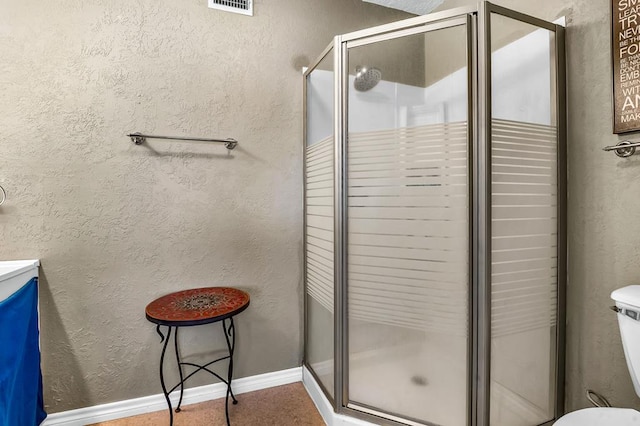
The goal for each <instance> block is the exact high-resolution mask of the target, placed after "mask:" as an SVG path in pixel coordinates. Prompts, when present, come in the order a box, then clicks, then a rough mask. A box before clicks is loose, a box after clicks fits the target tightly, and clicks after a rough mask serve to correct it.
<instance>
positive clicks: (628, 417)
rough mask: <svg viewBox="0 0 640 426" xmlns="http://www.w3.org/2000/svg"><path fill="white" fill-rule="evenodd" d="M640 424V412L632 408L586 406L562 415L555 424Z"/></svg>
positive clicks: (578, 425) (575, 425)
mask: <svg viewBox="0 0 640 426" xmlns="http://www.w3.org/2000/svg"><path fill="white" fill-rule="evenodd" d="M612 425H615V426H627V425H628V426H635V425H638V426H640V412H638V411H636V410H632V409H630V408H585V409H584V410H578V411H573V412H571V413H569V414H566V415H564V416H562V417H561V418H560V419H559V420H558V421H557V422H555V423H554V424H553V426H612Z"/></svg>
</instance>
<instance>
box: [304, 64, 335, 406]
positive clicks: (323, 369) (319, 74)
mask: <svg viewBox="0 0 640 426" xmlns="http://www.w3.org/2000/svg"><path fill="white" fill-rule="evenodd" d="M333 78H334V74H333V52H329V53H328V55H327V56H326V57H325V58H324V59H323V60H322V61H321V62H320V64H319V65H318V66H317V67H316V69H314V70H313V71H312V72H311V73H310V74H309V75H308V76H307V81H306V84H307V88H306V89H307V126H306V130H307V134H306V146H305V189H306V190H305V208H306V218H305V219H306V226H305V234H306V235H305V238H306V244H305V281H306V295H305V297H306V302H307V305H306V315H307V320H306V321H307V334H306V341H305V352H306V354H305V356H306V361H307V364H308V365H309V367H311V370H312V371H313V372H314V373H315V374H316V376H317V377H318V379H319V380H320V382H321V383H322V385H323V386H324V388H325V390H326V391H327V392H328V393H329V395H331V396H333V393H334V374H333V373H334V371H333V368H334V359H333V357H334V343H333V342H334V338H333V336H334V309H333V301H334V275H333V274H334V267H333V265H334V254H333V253H334V248H333V241H334V232H333V216H334V211H333V205H334V201H333V191H334V189H333V185H334V184H333V182H334V178H333V170H334V164H333V158H334V141H333V111H334V106H333V105H334V104H333V102H334V101H333V85H334V83H333Z"/></svg>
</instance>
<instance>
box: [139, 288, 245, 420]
mask: <svg viewBox="0 0 640 426" xmlns="http://www.w3.org/2000/svg"><path fill="white" fill-rule="evenodd" d="M248 306H249V295H248V294H247V293H245V292H244V291H242V290H238V289H235V288H231V287H207V288H196V289H191V290H183V291H178V292H176V293H171V294H167V295H165V296H162V297H160V298H158V299H156V300H154V301H153V302H151V303H149V304H148V305H147V307H146V309H145V313H146V317H147V319H148V320H149V321H151V322H152V323H154V324H157V326H156V331H157V333H158V334H159V335H160V337H161V338H162V340H161V341H160V342H161V343H163V342H164V345H163V347H162V354H161V355H160V384H161V385H162V392H163V393H164V397H165V398H166V400H167V405H168V406H169V422H170V425H173V409H172V406H171V399H170V398H169V395H170V394H171V393H172V392H173V391H175V390H177V389H178V388H180V399H179V401H178V406H177V407H176V409H175V411H176V413H179V412H180V405H181V404H182V395H183V393H184V383H185V382H186V381H187V380H188V379H189V378H191V377H192V376H193V375H194V374H196V373H197V372H199V371H201V370H204V371H206V372H208V373H210V374H212V375H214V376H215V377H217V378H218V379H219V380H220V381H222V382H223V383H225V384H226V385H227V393H226V397H225V416H226V419H227V425H228V426H229V425H230V422H229V396H231V398H232V400H233V403H234V404H237V403H238V400H237V399H236V397H235V396H234V395H233V391H232V390H231V380H232V378H233V352H234V349H235V345H236V332H235V326H234V324H233V317H234V316H235V315H237V314H239V313H240V312H242V311H244V310H245V309H247V307H248ZM219 321H220V322H221V323H222V329H223V332H224V337H225V340H226V342H227V349H228V350H229V355H226V356H223V357H221V358H217V359H215V360H213V361H210V362H208V363H206V364H204V365H198V364H194V363H191V362H183V361H181V360H180V352H179V351H178V329H179V328H180V327H191V326H196V325H203V324H211V323H214V322H219ZM162 326H165V327H167V335H166V336H165V335H164V334H163V333H162V330H161V328H160V327H162ZM174 328H175V333H174V334H173V342H174V347H175V353H176V360H177V364H178V371H179V373H180V382H179V383H178V384H177V385H175V386H173V387H172V388H171V389H169V390H167V386H166V384H165V381H164V356H165V353H166V352H167V345H168V344H169V340H170V339H171V333H172V331H173V329H174ZM225 359H228V360H229V367H228V370H227V377H226V379H225V378H223V377H222V376H220V375H219V374H217V373H215V372H214V371H212V370H211V369H210V368H209V366H211V365H212V364H214V363H216V362H219V361H223V360H225ZM183 366H190V367H195V370H194V371H192V372H191V373H189V374H188V375H187V376H186V377H185V376H184V372H183V369H182V367H183Z"/></svg>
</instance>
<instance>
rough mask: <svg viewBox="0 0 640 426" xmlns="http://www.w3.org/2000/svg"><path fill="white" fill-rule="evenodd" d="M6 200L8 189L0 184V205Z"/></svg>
mask: <svg viewBox="0 0 640 426" xmlns="http://www.w3.org/2000/svg"><path fill="white" fill-rule="evenodd" d="M5 201H7V191H5V190H4V188H3V187H2V186H0V206H1V205H3V204H4V202H5Z"/></svg>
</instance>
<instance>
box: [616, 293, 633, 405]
mask: <svg viewBox="0 0 640 426" xmlns="http://www.w3.org/2000/svg"><path fill="white" fill-rule="evenodd" d="M611 298H612V299H613V300H615V302H616V308H617V312H618V325H619V326H620V336H621V337H622V347H623V348H624V356H625V358H626V359H627V367H629V373H630V374H631V379H632V380H633V388H634V389H635V391H636V395H638V396H639V397H640V285H630V286H627V287H623V288H620V289H618V290H615V291H614V292H613V293H611Z"/></svg>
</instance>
